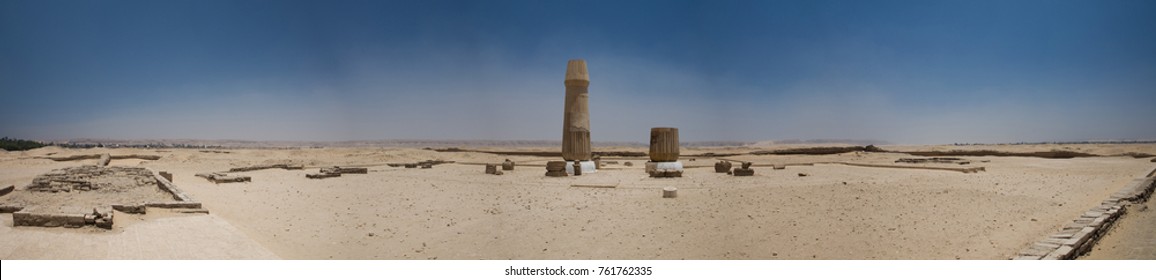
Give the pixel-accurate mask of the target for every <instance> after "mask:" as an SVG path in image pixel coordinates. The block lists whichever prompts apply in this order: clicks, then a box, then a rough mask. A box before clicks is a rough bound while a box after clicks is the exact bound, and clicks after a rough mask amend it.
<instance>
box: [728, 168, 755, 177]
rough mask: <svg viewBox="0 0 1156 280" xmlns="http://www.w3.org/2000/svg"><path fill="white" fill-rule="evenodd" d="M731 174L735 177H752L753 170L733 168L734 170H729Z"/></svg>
mask: <svg viewBox="0 0 1156 280" xmlns="http://www.w3.org/2000/svg"><path fill="white" fill-rule="evenodd" d="M731 173H733V174H734V175H735V176H754V175H755V170H754V169H750V168H746V169H743V168H735V169H734V170H731Z"/></svg>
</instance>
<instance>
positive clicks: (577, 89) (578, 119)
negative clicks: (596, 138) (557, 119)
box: [562, 59, 591, 161]
mask: <svg viewBox="0 0 1156 280" xmlns="http://www.w3.org/2000/svg"><path fill="white" fill-rule="evenodd" d="M565 84H566V103H565V108H564V116H563V117H562V159H565V160H567V161H588V160H590V159H591V152H590V108H589V106H588V105H587V99H588V98H589V93H588V91H587V88H588V87H589V86H590V74H588V73H587V72H586V61H585V60H581V59H572V60H570V62H569V63H568V64H567V65H566V80H565Z"/></svg>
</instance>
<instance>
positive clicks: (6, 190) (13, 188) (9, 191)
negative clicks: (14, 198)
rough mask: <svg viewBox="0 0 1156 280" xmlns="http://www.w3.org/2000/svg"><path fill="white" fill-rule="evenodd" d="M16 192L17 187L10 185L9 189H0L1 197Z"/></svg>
mask: <svg viewBox="0 0 1156 280" xmlns="http://www.w3.org/2000/svg"><path fill="white" fill-rule="evenodd" d="M15 190H16V186H15V185H8V186H7V187H4V188H0V196H4V195H6V194H9V193H12V191H15Z"/></svg>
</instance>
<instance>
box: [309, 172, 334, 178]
mask: <svg viewBox="0 0 1156 280" xmlns="http://www.w3.org/2000/svg"><path fill="white" fill-rule="evenodd" d="M333 177H341V173H317V174H305V178H309V179H325V178H333Z"/></svg>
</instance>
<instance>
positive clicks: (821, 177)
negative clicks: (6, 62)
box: [0, 145, 1156, 259]
mask: <svg viewBox="0 0 1156 280" xmlns="http://www.w3.org/2000/svg"><path fill="white" fill-rule="evenodd" d="M1072 146H1073V147H1075V148H1080V149H1083V150H1084V151H1088V150H1102V151H1105V154H1117V153H1118V152H1117V151H1138V152H1149V153H1153V151H1156V148H1154V147H1156V145H1121V146H1126V147H1123V148H1121V147H1116V146H1111V145H1072ZM764 148H765V147H760V149H764ZM883 148H885V149H887V147H883ZM1052 148H1053V147H1042V148H1041V147H1035V146H993V147H986V149H997V150H1004V151H1021V150H1029V151H1034V150H1033V149H1043V150H1050V149H1052ZM1061 148H1063V147H1061ZM1068 148H1072V147H1068ZM547 149H548V148H547ZM633 149H635V150H638V151H644V150H645V148H633ZM525 150H534V149H532V148H527V149H525ZM616 150H617V149H616ZM743 150H744V149H742V148H703V149H684V152H683V153H684V154H691V153H702V152H715V153H721V152H724V151H732V152H735V151H743ZM747 150H749V149H747ZM223 151H227V152H229V153H206V152H201V151H197V150H186V149H172V150H143V149H113V150H105V149H92V150H63V149H57V148H46V149H39V150H34V151H28V152H7V153H3V154H2V155H0V185H9V184H13V185H17V186H23V185H26V184H28V183H29V182H31V180H32V178H33V177H35V176H36V175H37V174H40V173H44V172H47V171H50V170H52V169H54V168H61V167H66V166H75V165H79V164H91V163H89V162H86V161H76V162H53V161H50V160H44V159H34V158H33V157H34V156H39V155H44V154H47V153H56V154H55V155H57V156H61V155H70V154H90V153H104V152H110V153H113V154H122V153H123V154H128V153H134V154H158V155H163V156H164V157H163V158H161V159H160V160H157V161H141V160H131V161H130V160H114V161H113V162H112V164H113V165H133V166H138V165H139V166H147V167H150V168H153V169H155V170H162V171H169V172H171V173H173V174H174V183H175V184H176V185H178V186H179V187H180V188H182V189H184V190H185V191H186V192H187V193H188V194H190V195H191V196H192V197H193V198H195V199H196V200H198V201H201V202H202V203H204V206H205V208H206V209H209V211H211V213H212V214H211V215H192V216H190V215H178V216H174V217H166V218H163V219H142V220H141V221H138V222H137V223H136V224H132V225H131V226H132V227H139V226H142V225H150V224H153V223H160V222H162V221H163V222H166V223H178V224H179V223H182V222H181V221H182V220H183V219H190V218H196V217H209V218H211V219H219V220H220V221H221V223H216V222H213V223H207V222H201V223H200V224H197V225H199V226H197V227H192V228H189V229H186V230H185V231H183V232H184V233H181V234H179V235H182V236H198V234H200V233H199V231H222V229H221V228H225V229H226V230H224V231H228V230H227V229H228V228H235V229H236V232H237V233H238V235H240V236H243V237H244V239H246V240H251V241H254V243H255V244H259V245H260V247H262V248H261V249H267V250H268V251H269V252H271V253H272V254H273V255H275V256H268V255H267V256H266V257H268V258H276V257H279V258H287V259H331V258H332V259H956V258H961V259H1007V258H1009V257H1011V256H1012V255H1014V254H1015V253H1016V252H1018V251H1019V250H1021V249H1023V248H1026V247H1027V246H1028V245H1029V244H1030V243H1032V242H1035V241H1037V240H1039V239H1040V238H1041V237H1044V236H1046V235H1048V234H1051V233H1054V232H1055V231H1056V230H1057V229H1058V228H1059V227H1060V226H1062V225H1063V224H1064V223H1066V222H1068V221H1070V220H1071V219H1073V218H1075V217H1078V216H1079V214H1080V213H1082V212H1083V211H1085V210H1087V209H1089V208H1091V207H1093V206H1096V205H1098V204H1099V203H1100V201H1101V200H1103V199H1105V198H1107V197H1108V196H1109V195H1110V194H1111V193H1113V192H1115V191H1116V190H1118V189H1119V188H1121V187H1123V186H1124V185H1125V184H1126V183H1128V182H1129V181H1131V180H1132V178H1134V177H1136V176H1139V175H1141V174H1140V173H1143V172H1145V171H1147V170H1150V169H1151V168H1152V167H1154V166H1156V164H1154V163H1151V162H1149V159H1133V158H1130V157H1098V158H1077V159H1038V158H1023V157H965V158H967V159H969V160H972V164H970V165H965V166H961V165H953V164H926V165H927V166H943V167H970V166H983V167H985V168H986V169H987V171H986V172H980V173H974V174H964V173H961V172H953V171H933V170H916V169H890V168H871V167H854V166H845V165H833V164H819V165H814V166H789V167H787V169H785V170H772V169H771V168H770V167H756V168H755V169H756V174H755V176H753V177H733V176H728V175H725V174H719V173H714V172H713V168H710V167H711V166H713V163H714V160H713V159H697V160H695V161H689V160H688V159H684V164H686V165H688V166H689V167H691V168H688V169H687V170H686V173H685V174H684V177H683V178H663V179H656V178H648V177H647V175H646V174H645V173H644V171H643V167H642V166H643V164H642V163H644V162H645V161H646V160H645V159H644V158H634V159H621V158H618V159H608V160H617V161H619V162H620V164H617V165H610V166H607V168H605V169H603V170H600V171H599V172H597V173H594V174H587V175H583V176H577V177H564V178H551V177H545V176H543V174H544V173H545V169H544V168H543V167H541V166H533V165H543V164H544V163H545V161H546V160H550V159H547V158H538V157H517V156H500V155H491V154H481V153H439V152H434V151H427V150H420V149H401V148H397V149H393V148H348V149H341V148H326V149H289V150H223ZM901 157H909V156H907V155H903V154H890V153H847V154H840V155H828V156H749V155H748V156H735V157H732V158H733V159H739V160H747V161H753V162H755V163H756V164H781V163H807V162H835V161H841V162H858V163H875V164H892V165H894V164H895V163H893V162H894V160H895V159H898V158H901ZM506 158H509V159H512V160H514V161H517V162H518V163H519V167H518V168H517V169H516V170H514V171H511V172H506V175H502V176H494V175H487V174H484V173H483V170H484V167H483V166H480V165H474V164H476V163H487V162H488V163H499V162H501V161H502V160H503V159H506ZM429 159H434V160H454V161H458V162H459V163H458V164H446V165H438V166H435V167H434V168H433V169H405V168H400V167H399V168H394V167H388V166H385V165H384V163H392V162H414V161H419V160H429ZM625 161H632V162H633V163H634V166H633V167H624V166H623V165H622V164H621V163H622V162H625ZM982 161H988V162H982ZM269 163H297V164H305V165H306V166H307V167H309V168H307V169H305V170H280V169H271V170H261V171H252V172H244V173H239V174H243V175H248V176H252V182H249V183H228V184H213V183H210V182H208V181H206V180H204V179H202V178H198V177H195V176H194V174H196V173H202V172H211V171H223V170H227V169H229V168H232V167H241V166H249V165H255V164H269ZM333 165H340V166H365V167H369V170H370V172H369V174H350V175H344V176H342V177H339V178H330V179H322V180H313V179H306V178H305V176H304V175H305V174H307V173H316V172H317V168H318V167H323V166H333ZM700 167H701V168H700ZM799 173H806V174H808V175H809V176H806V177H800V176H798V174H799ZM572 184H610V185H617V187H616V188H606V189H603V188H578V187H571V185H572ZM667 186H673V187H677V188H678V189H679V197H678V198H675V199H663V198H661V193H662V191H661V189H662V188H663V187H667ZM125 215H128V214H119V215H118V216H117V217H118V218H119V217H121V216H125ZM149 215H152V214H149ZM3 216H5V217H10V214H3ZM6 219H8V220H7V221H8V222H7V224H5V225H4V226H5V227H9V228H5V229H3V230H4V231H5V234H3V235H0V249H2V248H10V247H14V246H20V245H19V244H15V245H14V244H13V243H21V242H30V240H40V241H37V242H47V241H43V240H42V239H53V238H59V237H58V236H57V235H67V236H70V237H69V238H73V237H76V238H78V239H80V240H87V239H88V238H89V237H85V236H94V237H92V238H102V237H100V236H108V235H113V236H115V235H117V234H118V233H115V232H113V233H99V232H97V233H93V232H89V231H86V230H85V229H80V230H76V229H72V230H68V229H33V228H14V229H13V228H10V227H11V222H10V221H11V220H10V219H11V218H6ZM201 219H205V218H201ZM190 223H193V222H190ZM116 226H117V227H120V226H121V223H120V222H119V221H118V224H117V225H116ZM202 226H203V227H202ZM124 230H125V231H127V230H128V229H127V228H126V229H124ZM46 231H51V232H52V233H53V235H47V234H43V233H44V232H46ZM114 231H116V230H114ZM5 246H7V247H5ZM206 246H207V247H205V248H212V247H211V246H210V245H206ZM204 250H216V249H204ZM256 251H260V250H256ZM4 252H5V251H3V250H0V253H4ZM8 252H9V253H8V255H7V256H4V257H5V258H17V259H23V258H54V256H57V257H59V258H70V257H69V256H71V255H68V254H67V253H64V252H61V253H60V255H54V253H52V252H54V251H53V250H51V249H49V250H40V251H37V252H36V253H30V252H29V251H27V250H24V251H21V250H15V251H11V250H10V251H8ZM244 255H245V256H250V257H253V256H255V257H256V258H263V257H261V256H262V255H261V254H244ZM218 256H219V257H220V258H242V257H230V256H222V255H218ZM107 257H109V258H117V257H116V256H115V255H111V254H110V255H107ZM171 257H172V258H189V257H187V256H184V255H173V256H171ZM162 258H163V257H162Z"/></svg>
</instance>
